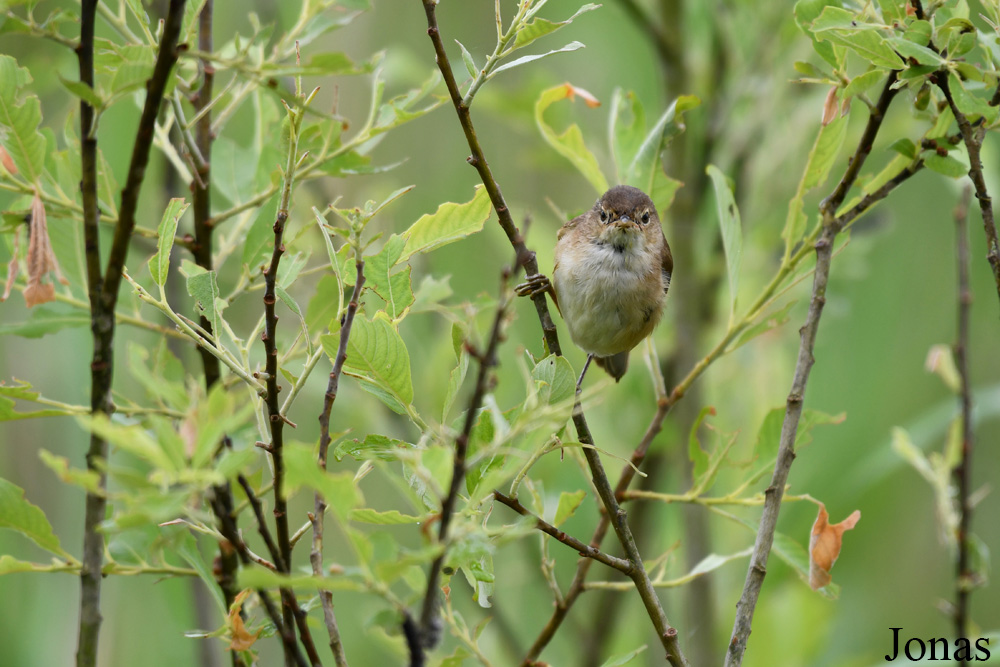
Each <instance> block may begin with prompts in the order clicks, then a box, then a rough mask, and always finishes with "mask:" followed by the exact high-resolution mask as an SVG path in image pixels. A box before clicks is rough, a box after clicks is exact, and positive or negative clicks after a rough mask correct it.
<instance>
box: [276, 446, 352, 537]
mask: <svg viewBox="0 0 1000 667" xmlns="http://www.w3.org/2000/svg"><path fill="white" fill-rule="evenodd" d="M284 459H285V483H286V484H287V487H286V489H287V493H289V494H291V493H294V492H295V490H296V489H299V488H301V487H303V486H305V487H308V488H310V489H312V490H313V491H318V492H319V493H320V495H322V496H323V499H324V500H325V501H326V503H327V504H328V505H329V506H330V509H332V510H333V511H334V513H335V514H336V515H337V516H338V517H339V518H340V519H341V521H346V520H347V518H348V517H349V516H350V512H351V510H353V509H354V508H356V507H357V506H358V505H361V504H362V503H363V502H364V498H363V497H362V495H361V490H360V489H359V488H358V487H357V485H356V484H355V482H354V475H353V474H351V473H348V472H341V473H330V472H327V471H325V470H323V469H322V468H320V467H319V464H318V463H317V461H316V453H315V452H314V451H313V448H312V447H309V446H306V445H302V444H298V443H291V442H288V443H285V448H284Z"/></svg>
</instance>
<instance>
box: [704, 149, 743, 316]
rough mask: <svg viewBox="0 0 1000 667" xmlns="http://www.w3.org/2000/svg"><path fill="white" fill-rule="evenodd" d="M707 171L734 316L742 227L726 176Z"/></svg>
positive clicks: (738, 280) (715, 168) (741, 257)
mask: <svg viewBox="0 0 1000 667" xmlns="http://www.w3.org/2000/svg"><path fill="white" fill-rule="evenodd" d="M707 171H708V175H709V177H710V178H711V179H712V185H713V186H714V188H715V206H716V211H717V212H718V215H719V226H720V228H721V230H722V247H723V249H724V250H725V253H726V272H727V273H728V275H729V299H730V301H729V305H730V312H731V313H733V314H735V312H736V297H737V296H738V294H739V286H740V267H741V265H742V263H743V226H742V223H741V222H740V212H739V209H737V208H736V200H735V199H734V198H733V192H732V190H730V189H729V182H728V181H727V179H726V176H725V175H724V174H723V173H722V172H721V171H719V169H718V168H717V167H716V166H715V165H709V166H708V169H707Z"/></svg>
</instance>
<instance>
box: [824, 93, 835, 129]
mask: <svg viewBox="0 0 1000 667" xmlns="http://www.w3.org/2000/svg"><path fill="white" fill-rule="evenodd" d="M837 89H838V87H837V86H833V87H832V88H830V92H828V93H827V94H826V101H824V102H823V127H826V126H827V125H829V124H830V123H832V122H833V119H834V118H836V117H837Z"/></svg>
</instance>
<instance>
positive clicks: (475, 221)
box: [397, 185, 492, 262]
mask: <svg viewBox="0 0 1000 667" xmlns="http://www.w3.org/2000/svg"><path fill="white" fill-rule="evenodd" d="M491 209H492V204H491V203H490V197H489V193H488V192H486V188H484V187H483V186H481V185H477V186H476V193H475V195H474V196H473V197H472V199H471V200H469V201H467V202H466V203H464V204H455V203H453V202H448V203H445V204H441V206H439V207H438V209H437V211H435V212H434V213H431V214H425V215H422V216H420V218H419V219H418V220H417V221H416V222H414V223H413V224H412V225H411V226H410V228H409V229H407V230H406V231H405V232H403V234H402V237H403V238H404V239H405V240H406V243H405V244H404V246H403V252H402V254H400V256H399V258H398V260H397V261H399V262H405V261H406V260H408V259H409V258H410V257H412V256H413V255H415V254H416V253H418V252H429V251H431V250H434V249H435V248H440V247H441V246H443V245H447V244H449V243H454V242H455V241H458V240H459V239H463V238H465V237H467V236H470V235H472V234H475V233H476V232H478V231H480V230H482V228H483V224H484V223H485V222H486V220H487V219H488V218H489V217H490V211H491Z"/></svg>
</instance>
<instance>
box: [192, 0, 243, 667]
mask: <svg viewBox="0 0 1000 667" xmlns="http://www.w3.org/2000/svg"><path fill="white" fill-rule="evenodd" d="M213 11H214V0H205V4H204V6H202V8H201V13H200V14H198V50H199V51H201V52H202V53H211V52H212V50H213V48H214V46H213V40H212V14H213ZM201 69H202V83H201V88H199V89H198V92H197V93H196V94H195V95H194V96H193V97H192V99H191V102H192V104H193V105H194V108H195V109H196V110H197V111H199V112H202V114H203V115H202V117H201V118H200V119H199V121H198V125H197V128H196V133H195V143H196V145H197V147H198V152H199V154H200V155H201V156H202V158H203V159H202V160H200V161H198V164H197V165H196V168H197V169H198V178H195V179H194V180H193V181H192V183H191V195H192V200H193V201H192V207H191V209H192V213H193V215H194V239H195V240H194V243H193V244H192V245H191V251H192V254H193V255H194V261H195V263H197V264H198V266H200V267H202V268H203V269H206V270H208V271H211V270H212V269H213V266H212V223H211V216H212V211H211V209H212V199H211V191H210V185H211V161H212V140H213V138H214V137H213V136H212V129H211V128H212V112H211V110H210V109H206V108H205V107H207V106H208V104H209V103H210V102H211V101H212V84H213V81H214V79H215V69H214V67H213V65H212V63H211V62H210V61H208V60H206V59H204V58H203V59H202V60H201ZM200 324H201V327H202V329H204V330H205V331H207V332H209V333H212V321H211V320H209V319H208V318H207V317H205V316H204V315H202V316H201V320H200ZM198 352H199V354H200V355H201V365H202V369H203V370H204V373H205V388H206V389H211V388H212V387H213V386H214V385H215V383H216V382H218V381H219V378H220V377H221V374H220V370H219V360H218V359H217V358H216V357H215V356H214V355H212V354H211V353H209V352H208V350H206V349H204V348H202V347H199V348H198ZM223 444H224V446H231V443H230V441H229V438H224V439H223ZM212 491H213V493H215V494H216V495H217V496H228V498H229V500H228V503H227V504H228V505H232V489H231V488H230V486H229V482H225V483H223V484H220V485H219V486H216V487H213V489H212ZM238 565H239V564H238V559H237V556H236V553H235V552H234V551H233V549H232V547H231V546H229V545H228V544H220V545H219V575H218V579H217V580H218V583H219V588H220V589H221V590H222V596H223V598H224V599H225V601H226V606H227V607H228V606H229V605H231V604H232V603H233V600H235V599H236V594H237V593H238V591H237V590H236V569H237V567H238ZM230 658H231V663H232V665H233V667H242V665H243V659H242V658H240V656H239V654H238V653H237V652H236V651H232V652H231V655H230Z"/></svg>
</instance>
